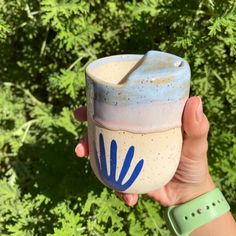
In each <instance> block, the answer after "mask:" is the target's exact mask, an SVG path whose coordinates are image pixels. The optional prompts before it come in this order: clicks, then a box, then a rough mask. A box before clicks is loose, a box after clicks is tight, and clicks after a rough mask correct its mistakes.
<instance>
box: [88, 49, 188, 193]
mask: <svg viewBox="0 0 236 236" xmlns="http://www.w3.org/2000/svg"><path fill="white" fill-rule="evenodd" d="M101 68H102V69H101ZM117 75H118V76H120V78H122V77H123V79H122V80H120V82H117V81H116V82H115V83H114V81H113V79H114V78H115V77H116V76H117ZM104 78H105V79H104ZM109 78H113V79H111V80H109ZM189 88H190V68H189V64H188V63H187V61H185V60H184V59H182V58H180V57H177V56H175V55H172V54H168V53H164V52H158V51H149V52H148V53H146V54H145V55H136V54H128V55H116V56H110V57H105V58H101V59H98V60H96V61H94V62H92V63H90V64H89V65H88V67H87V68H86V93H87V117H88V138H89V152H90V163H91V167H92V169H93V171H94V173H95V175H96V176H97V178H98V179H99V180H100V181H101V182H102V183H103V184H104V185H106V186H108V187H110V188H112V189H114V190H116V191H119V192H125V193H136V194H139V193H147V192H150V191H153V190H155V189H158V188H160V187H162V186H164V185H165V184H167V183H168V182H169V181H170V180H171V178H172V177H173V175H174V174H175V171H176V169H177V167H178V164H179V160H180V155H181V148H182V132H181V117H182V112H183V109H184V105H185V103H186V100H187V99H188V96H189Z"/></svg>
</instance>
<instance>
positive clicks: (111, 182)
mask: <svg viewBox="0 0 236 236" xmlns="http://www.w3.org/2000/svg"><path fill="white" fill-rule="evenodd" d="M99 147H100V158H99V157H98V153H97V150H96V147H95V158H96V163H97V167H98V172H99V176H100V177H101V179H102V180H103V182H104V183H105V184H106V185H108V186H109V187H110V188H112V189H115V190H116V191H125V190H126V189H128V188H129V187H130V186H131V185H132V184H133V183H134V181H135V180H136V179H137V177H138V175H139V174H140V172H141V170H142V168H143V164H144V160H143V159H141V160H140V161H139V162H138V163H137V165H136V166H135V168H134V170H133V173H132V174H131V176H130V178H129V179H128V180H127V181H126V183H124V184H122V182H123V180H124V178H125V176H126V174H127V173H128V170H129V168H130V165H131V162H132V159H133V156H134V150H135V149H134V146H130V147H129V149H128V151H127V154H126V156H125V160H124V163H123V166H122V169H121V172H120V175H119V178H118V180H116V165H117V143H116V141H115V140H112V141H111V145H110V175H109V174H108V171H107V162H106V150H105V145H104V139H103V135H102V134H100V135H99ZM99 159H100V160H99Z"/></svg>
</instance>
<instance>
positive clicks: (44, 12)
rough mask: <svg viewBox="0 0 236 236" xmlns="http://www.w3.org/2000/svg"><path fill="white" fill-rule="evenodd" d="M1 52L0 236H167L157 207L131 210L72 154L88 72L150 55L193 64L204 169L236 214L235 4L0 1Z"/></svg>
mask: <svg viewBox="0 0 236 236" xmlns="http://www.w3.org/2000/svg"><path fill="white" fill-rule="evenodd" d="M0 42H1V43H0V57H1V64H0V106H1V109H0V176H1V180H0V234H1V235H3V236H4V235H15V236H16V235H19V236H22V235H30V236H31V235H58V236H59V235H60V236H61V235H62V236H63V235H75V236H77V235H109V236H110V235H114V236H115V235H119V236H120V235H161V236H163V235H169V232H168V230H167V229H166V226H165V222H164V220H163V217H162V209H161V207H160V206H159V205H158V203H154V202H152V201H151V200H149V199H147V198H146V197H144V196H143V197H141V199H140V201H139V204H138V205H137V206H135V207H133V208H128V207H127V206H125V205H124V204H123V203H122V202H121V201H119V200H118V199H117V198H116V197H115V196H114V193H113V192H111V191H110V190H107V189H106V188H105V187H103V186H102V185H101V184H100V183H99V182H98V181H97V180H96V178H95V177H94V175H93V174H92V171H91V169H90V166H89V163H88V160H78V159H76V158H75V154H74V147H75V145H76V143H77V142H78V139H79V138H80V136H81V135H83V133H84V132H85V129H86V127H85V125H83V124H78V123H77V122H75V121H74V119H73V114H72V113H73V109H74V108H75V107H77V106H80V105H83V104H85V83H84V69H85V67H86V65H87V64H88V63H89V62H91V61H92V60H94V59H96V58H99V57H102V56H106V55H111V54H117V53H137V54H139V53H145V52H146V51H148V50H150V49H156V50H163V51H167V52H170V53H173V54H176V55H179V56H182V57H185V58H186V59H187V60H188V61H189V62H190V65H191V69H192V86H191V93H192V95H194V94H196V95H200V96H202V98H203V102H204V110H205V113H206V114H207V117H208V118H209V121H210V123H211V131H210V135H209V164H210V171H211V174H212V175H213V177H214V179H215V181H216V182H217V184H218V185H219V186H220V187H221V189H222V190H223V191H224V193H225V195H226V197H227V199H228V200H229V203H230V205H231V207H232V211H233V213H234V214H236V201H235V199H236V197H235V192H236V191H235V190H236V175H235V173H236V158H235V156H236V136H235V134H236V123H235V120H236V67H235V62H236V3H235V1H234V0H225V1H222V0H199V1H187V0H170V1H163V0H130V1H115V0H108V1H101V0H92V1H86V0H71V1H69V0H40V1H29V0H0Z"/></svg>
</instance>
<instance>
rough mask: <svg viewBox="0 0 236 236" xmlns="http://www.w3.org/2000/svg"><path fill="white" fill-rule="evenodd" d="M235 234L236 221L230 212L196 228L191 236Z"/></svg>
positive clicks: (233, 235)
mask: <svg viewBox="0 0 236 236" xmlns="http://www.w3.org/2000/svg"><path fill="white" fill-rule="evenodd" d="M200 235H201V236H224V235H225V236H235V235H236V223H235V220H234V218H233V216H232V214H231V213H230V212H227V213H225V214H224V215H222V216H220V217H218V218H216V219H215V220H213V221H211V222H209V223H208V224H205V225H203V226H201V227H200V228H198V229H196V230H194V231H193V232H192V233H191V236H200Z"/></svg>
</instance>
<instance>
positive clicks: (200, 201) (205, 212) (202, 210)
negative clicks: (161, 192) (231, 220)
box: [165, 188, 230, 236]
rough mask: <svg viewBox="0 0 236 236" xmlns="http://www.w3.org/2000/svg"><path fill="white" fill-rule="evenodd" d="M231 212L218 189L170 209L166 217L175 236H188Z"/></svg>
mask: <svg viewBox="0 0 236 236" xmlns="http://www.w3.org/2000/svg"><path fill="white" fill-rule="evenodd" d="M229 210H230V206H229V204H228V202H227V201H226V199H225V198H224V196H223V194H222V193H221V191H220V190H219V189H218V188H215V189H214V190H212V191H211V192H208V193H205V194H203V195H201V196H199V197H197V198H195V199H193V200H191V201H189V202H186V203H184V204H182V205H176V206H171V207H168V209H167V211H166V213H165V217H166V222H167V226H168V228H169V229H170V231H171V233H172V234H173V235H174V236H188V235H189V234H190V233H191V232H192V231H193V230H195V229H197V228H199V227H200V226H202V225H204V224H207V223H208V222H210V221H212V220H214V219H215V218H217V217H219V216H221V215H223V214H224V213H226V212H227V211H229Z"/></svg>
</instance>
